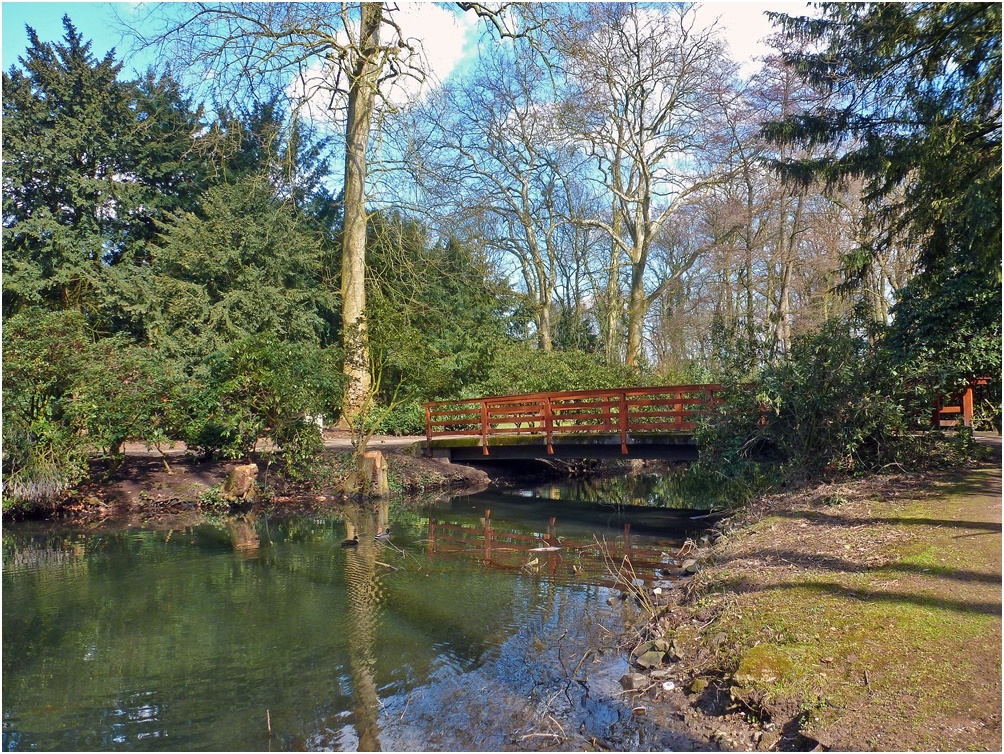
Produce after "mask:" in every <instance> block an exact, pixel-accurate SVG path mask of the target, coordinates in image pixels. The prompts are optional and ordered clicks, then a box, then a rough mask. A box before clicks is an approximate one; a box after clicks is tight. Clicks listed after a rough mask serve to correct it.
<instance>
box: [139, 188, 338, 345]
mask: <svg viewBox="0 0 1004 754" xmlns="http://www.w3.org/2000/svg"><path fill="white" fill-rule="evenodd" d="M322 245H323V237H322V234H321V232H320V231H319V229H318V228H317V227H316V224H315V223H313V222H312V221H311V219H310V218H309V217H306V216H304V215H303V214H301V213H299V212H297V210H296V209H295V207H294V206H293V205H292V202H291V201H289V200H286V201H284V200H281V199H277V198H276V197H275V195H274V191H273V187H272V186H271V185H269V183H268V182H267V180H264V179H263V178H262V177H261V176H254V175H252V176H248V177H246V178H243V179H241V180H239V181H237V182H236V183H233V184H228V183H222V184H217V185H215V186H213V187H211V188H210V189H209V190H208V191H207V192H206V194H205V195H204V197H203V201H202V207H201V211H200V212H198V213H195V212H188V213H184V214H180V215H176V216H174V217H173V218H172V220H171V222H169V223H166V224H165V225H164V226H163V239H162V241H161V242H160V243H159V244H158V245H157V247H156V248H155V250H154V262H153V265H152V268H151V269H150V271H149V274H147V275H145V276H144V288H145V289H146V294H145V297H146V300H147V302H148V306H147V310H148V312H147V314H146V317H145V322H146V326H147V334H148V337H149V339H150V342H151V343H153V344H154V345H155V346H157V347H159V348H162V349H164V350H165V351H166V352H167V353H169V354H171V355H173V356H176V357H179V358H185V359H191V360H198V359H199V358H202V357H205V356H208V355H209V354H211V353H213V352H215V351H219V350H222V349H225V348H226V347H227V346H228V345H229V344H230V343H232V342H235V341H238V340H243V339H246V338H248V337H249V336H254V335H259V336H264V335H268V336H270V337H271V338H273V339H275V340H278V341H290V342H303V343H310V344H313V345H321V344H322V343H323V342H327V341H330V340H331V338H332V334H331V333H330V332H329V331H328V322H329V321H330V318H331V313H332V312H333V310H334V308H335V307H336V305H337V302H336V300H335V297H334V295H333V294H332V293H331V292H330V291H329V290H328V289H327V288H326V287H325V286H324V285H323V284H322V283H321V272H322Z"/></svg>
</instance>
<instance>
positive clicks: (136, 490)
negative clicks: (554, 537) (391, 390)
mask: <svg viewBox="0 0 1004 754" xmlns="http://www.w3.org/2000/svg"><path fill="white" fill-rule="evenodd" d="M376 439H377V442H375V443H373V444H372V445H371V447H372V449H374V450H376V449H382V448H381V444H380V443H379V438H376ZM390 439H391V440H397V439H398V438H390ZM326 445H334V446H333V447H326V448H325V450H324V452H323V453H322V454H321V455H320V456H318V459H317V466H318V469H319V474H318V475H317V476H316V478H314V479H312V480H309V481H297V480H292V479H289V478H288V477H284V476H283V475H282V474H281V473H279V472H280V467H279V465H278V464H273V465H272V466H271V467H269V466H267V464H266V459H265V458H263V457H262V456H261V455H259V454H255V456H253V457H252V460H253V461H254V462H255V463H256V465H257V466H258V469H259V472H258V477H257V481H258V482H259V483H260V484H261V485H263V486H266V487H267V488H268V490H269V496H268V497H265V498H262V497H259V499H258V502H257V504H256V505H258V506H268V507H282V506H286V505H293V506H294V507H303V506H305V505H308V506H309V505H310V504H311V503H315V502H316V503H319V504H323V503H325V502H326V501H330V500H334V499H341V498H342V493H341V490H340V489H339V488H338V485H339V483H340V481H342V480H343V477H344V476H345V474H346V472H347V470H348V469H349V467H350V465H351V460H350V458H349V456H348V451H347V450H344V449H343V448H342V447H341V446H340V445H337V444H332V443H327V444H326ZM404 449H405V445H404V444H402V443H397V442H392V443H390V446H389V447H387V448H386V449H385V450H384V453H385V455H386V457H387V463H388V471H389V477H390V483H391V491H392V492H393V493H394V494H404V495H421V494H425V493H432V492H447V491H449V492H461V491H474V490H480V489H484V488H485V487H487V486H488V484H489V477H488V475H487V474H485V473H484V472H483V471H478V470H476V469H471V468H468V467H466V466H460V465H449V464H443V463H440V462H438V461H433V460H431V459H427V458H423V457H420V456H415V455H411V454H408V453H406V452H402V451H403V450H404ZM242 463H243V462H242V461H233V460H227V459H213V460H210V461H205V460H201V459H198V458H196V457H193V456H191V455H188V454H187V453H186V449H185V448H184V446H183V445H181V444H180V443H179V445H177V446H175V447H174V448H172V449H170V450H168V451H166V452H165V453H163V454H162V453H159V452H157V451H156V450H154V451H148V450H147V449H146V448H145V447H144V446H142V445H139V444H135V445H134V444H128V445H127V446H126V447H125V461H124V462H123V463H122V465H121V466H120V467H119V469H117V470H116V471H115V472H114V473H113V474H112V475H111V476H110V477H109V478H108V479H105V478H104V476H105V474H106V469H105V465H104V464H103V462H102V461H101V460H100V459H97V458H95V459H92V461H91V473H90V478H89V479H88V480H86V481H84V482H82V483H81V484H79V485H78V486H77V487H76V488H75V489H73V490H71V491H70V492H69V493H67V494H66V495H64V496H63V497H62V498H61V499H59V500H56V501H54V502H52V503H50V504H48V505H45V506H39V507H36V508H34V509H32V510H29V511H27V512H26V513H24V514H21V513H17V514H14V515H27V516H28V517H32V518H38V517H45V516H52V515H61V514H69V515H75V516H87V517H92V516H97V517H99V518H100V517H104V516H107V515H112V514H115V515H118V514H121V513H137V512H144V511H150V512H155V511H158V510H164V509H172V508H178V507H193V506H198V505H202V506H203V507H206V506H208V507H214V506H218V505H219V504H221V501H220V500H218V496H217V495H214V494H213V491H214V490H219V489H220V487H221V486H222V485H223V483H224V482H225V480H226V478H227V474H228V473H229V472H230V471H231V469H233V468H234V467H235V466H238V465H240V464H242Z"/></svg>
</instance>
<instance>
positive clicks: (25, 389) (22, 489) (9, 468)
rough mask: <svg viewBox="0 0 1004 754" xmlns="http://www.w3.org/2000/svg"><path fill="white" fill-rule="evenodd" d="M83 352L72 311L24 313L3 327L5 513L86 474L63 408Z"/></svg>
mask: <svg viewBox="0 0 1004 754" xmlns="http://www.w3.org/2000/svg"><path fill="white" fill-rule="evenodd" d="M89 347H90V343H89V340H88V338H87V335H86V332H85V329H84V319H83V317H82V316H81V315H79V314H77V313H74V312H45V311H42V310H41V309H26V310H24V311H22V312H20V313H19V314H16V315H14V316H12V317H10V318H9V319H8V320H7V321H6V322H5V323H4V332H3V482H4V494H3V508H4V510H5V511H6V510H10V509H13V508H19V507H22V508H23V507H30V506H32V505H35V504H38V503H42V502H44V501H46V500H49V499H51V498H54V497H56V496H58V495H59V494H60V493H62V492H64V491H65V490H66V489H68V488H69V487H70V486H72V485H73V484H74V483H75V482H77V481H78V480H79V479H81V478H82V477H83V476H85V475H86V473H87V450H88V441H87V438H85V437H83V436H82V435H81V434H80V433H79V432H78V431H77V428H76V427H74V426H73V425H72V424H71V423H70V421H69V420H68V417H67V414H66V403H67V402H68V401H69V400H70V398H71V396H72V391H73V387H74V385H75V384H76V383H77V379H76V376H77V373H78V370H79V369H80V366H81V364H82V363H83V362H86V360H87V352H88V349H89Z"/></svg>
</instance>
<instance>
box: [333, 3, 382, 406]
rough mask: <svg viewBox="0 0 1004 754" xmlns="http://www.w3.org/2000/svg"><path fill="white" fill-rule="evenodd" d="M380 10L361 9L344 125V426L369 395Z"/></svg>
mask: <svg viewBox="0 0 1004 754" xmlns="http://www.w3.org/2000/svg"><path fill="white" fill-rule="evenodd" d="M382 12H383V11H382V6H381V4H380V3H363V4H362V6H361V10H360V14H361V16H360V27H359V53H358V54H359V57H358V59H357V60H356V61H355V64H354V66H353V67H352V72H351V78H350V83H349V100H348V117H347V118H346V121H345V189H344V202H345V221H344V226H343V230H342V345H343V347H344V348H345V366H344V372H345V376H346V377H347V378H348V379H347V382H346V385H345V396H344V398H343V400H342V418H343V421H346V420H352V419H354V418H355V417H356V416H357V415H358V414H359V412H360V411H361V410H362V409H363V406H364V404H365V403H366V399H367V396H368V394H369V390H370V384H371V375H370V359H369V344H368V342H367V338H366V147H367V145H368V143H369V133H370V121H371V119H372V117H373V108H374V104H375V102H376V86H377V76H378V74H379V66H378V64H377V62H376V61H375V57H376V56H377V54H378V50H377V46H378V45H379V42H380V23H381V14H382Z"/></svg>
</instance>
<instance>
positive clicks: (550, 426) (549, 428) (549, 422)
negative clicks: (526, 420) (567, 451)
mask: <svg viewBox="0 0 1004 754" xmlns="http://www.w3.org/2000/svg"><path fill="white" fill-rule="evenodd" d="M552 432H554V416H553V415H552V414H551V399H550V398H549V397H548V396H546V395H545V396H544V433H545V434H546V435H547V454H548V455H549V456H553V455H554V446H553V445H551V434H552Z"/></svg>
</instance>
